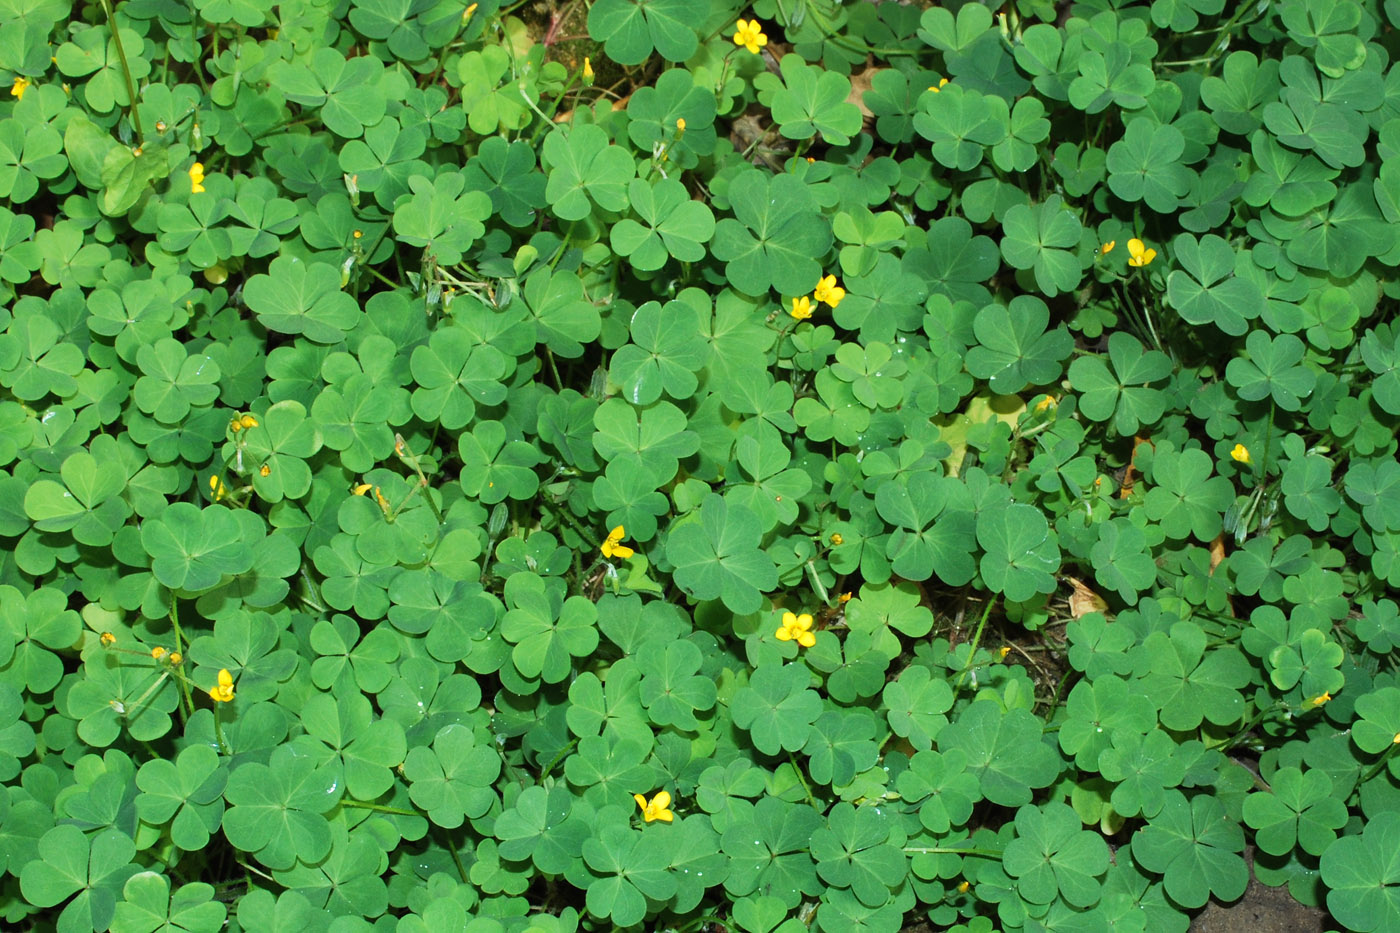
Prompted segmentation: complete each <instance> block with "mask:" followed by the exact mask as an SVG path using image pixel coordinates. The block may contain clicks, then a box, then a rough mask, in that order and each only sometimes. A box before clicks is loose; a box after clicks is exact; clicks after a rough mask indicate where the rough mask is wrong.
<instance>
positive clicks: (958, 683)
mask: <svg viewBox="0 0 1400 933" xmlns="http://www.w3.org/2000/svg"><path fill="white" fill-rule="evenodd" d="M996 602H997V599H996V597H995V596H993V597H992V598H990V599H988V600H987V605H986V606H985V607H984V608H983V609H982V618H981V620H979V621H978V623H977V631H976V632H974V633H973V635H972V649H971V650H970V651H968V653H967V663H966V664H964V665H963V669H962V670H960V671H958V676H957V677H956V678H955V679H954V680H953V692H954V693H956V692H957V691H958V690H959V688H961V687H962V682H963V680H964V679H965V678H966V677H967V675H968V672H969V671H971V670H972V659H973V658H975V657H976V656H977V646H978V645H979V644H980V643H981V641H982V631H983V630H984V629H985V628H986V627H987V617H988V616H990V615H991V614H992V607H993V606H995V605H996Z"/></svg>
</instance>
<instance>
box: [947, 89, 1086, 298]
mask: <svg viewBox="0 0 1400 933" xmlns="http://www.w3.org/2000/svg"><path fill="white" fill-rule="evenodd" d="M939 96H942V95H939ZM1002 230H1003V231H1004V236H1003V238H1002V241H1001V255H1002V257H1003V258H1004V259H1005V260H1006V261H1007V262H1008V263H1010V264H1011V266H1013V267H1014V268H1017V269H1026V270H1033V271H1034V274H1035V283H1036V286H1037V287H1038V288H1039V289H1040V290H1041V291H1042V292H1043V293H1044V294H1045V296H1046V297H1047V298H1054V297H1055V296H1056V295H1058V294H1059V293H1060V292H1067V291H1071V290H1072V289H1074V288H1075V286H1077V285H1078V284H1079V279H1080V276H1081V271H1080V267H1079V259H1078V258H1077V257H1076V256H1075V255H1074V254H1073V253H1071V252H1070V251H1069V249H1068V248H1069V247H1074V246H1077V245H1079V234H1080V230H1081V227H1080V223H1079V218H1078V217H1076V216H1075V215H1074V214H1073V213H1071V212H1070V211H1068V210H1066V209H1065V208H1064V202H1063V200H1062V199H1061V198H1060V196H1059V195H1051V196H1050V197H1049V198H1047V199H1046V200H1045V202H1044V203H1043V204H1040V205H1038V206H1036V207H1034V208H1032V207H1028V206H1026V205H1024V204H1017V205H1016V206H1014V207H1012V208H1011V209H1010V210H1008V211H1007V212H1006V214H1005V215H1004V216H1003V218H1002Z"/></svg>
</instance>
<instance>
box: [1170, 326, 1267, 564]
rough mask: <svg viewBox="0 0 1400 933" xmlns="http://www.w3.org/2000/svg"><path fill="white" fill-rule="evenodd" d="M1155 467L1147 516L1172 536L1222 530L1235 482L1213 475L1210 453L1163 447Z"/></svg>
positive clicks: (1203, 536) (1204, 535) (1205, 537)
mask: <svg viewBox="0 0 1400 933" xmlns="http://www.w3.org/2000/svg"><path fill="white" fill-rule="evenodd" d="M1265 339H1267V338H1265ZM1152 470H1153V473H1152V476H1153V481H1154V482H1155V483H1156V485H1155V486H1154V487H1153V488H1151V489H1149V490H1148V491H1147V498H1146V500H1145V501H1144V507H1145V508H1146V510H1147V517H1148V518H1150V519H1151V520H1152V521H1154V522H1161V524H1162V529H1163V530H1164V531H1165V532H1166V533H1167V536H1168V537H1170V538H1185V537H1187V536H1188V535H1195V536H1196V539H1197V540H1198V541H1210V540H1211V539H1213V538H1214V537H1215V536H1216V535H1217V534H1219V533H1220V529H1221V522H1222V517H1221V516H1222V515H1223V514H1224V512H1225V510H1226V509H1227V508H1229V507H1230V503H1231V502H1232V501H1233V500H1234V486H1233V485H1232V484H1231V483H1230V481H1229V480H1228V479H1226V478H1225V477H1223V476H1211V472H1212V470H1213V464H1212V463H1211V459H1210V455H1209V454H1207V453H1206V452H1205V451H1203V450H1183V451H1162V452H1161V453H1159V454H1157V456H1156V458H1155V459H1154V461H1153V466H1152Z"/></svg>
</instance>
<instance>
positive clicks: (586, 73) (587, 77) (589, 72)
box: [583, 55, 593, 87]
mask: <svg viewBox="0 0 1400 933" xmlns="http://www.w3.org/2000/svg"><path fill="white" fill-rule="evenodd" d="M583 86H584V87H592V86H593V62H592V61H590V60H589V58H588V56H587V55H585V56H584V57H583Z"/></svg>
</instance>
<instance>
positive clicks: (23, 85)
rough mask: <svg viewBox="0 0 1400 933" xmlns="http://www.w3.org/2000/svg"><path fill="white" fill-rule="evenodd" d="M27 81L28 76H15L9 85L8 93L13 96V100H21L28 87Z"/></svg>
mask: <svg viewBox="0 0 1400 933" xmlns="http://www.w3.org/2000/svg"><path fill="white" fill-rule="evenodd" d="M29 83H30V82H29V79H28V78H23V77H17V78H15V83H14V84H13V85H11V86H10V95H11V96H12V97H14V99H15V100H22V99H23V98H24V92H25V91H26V90H28V88H29Z"/></svg>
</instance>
